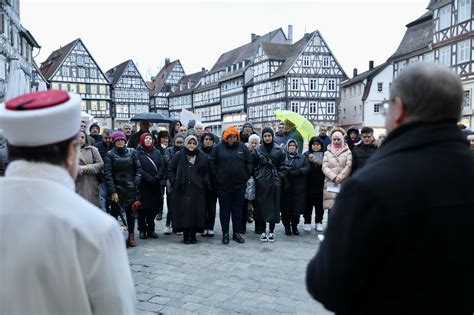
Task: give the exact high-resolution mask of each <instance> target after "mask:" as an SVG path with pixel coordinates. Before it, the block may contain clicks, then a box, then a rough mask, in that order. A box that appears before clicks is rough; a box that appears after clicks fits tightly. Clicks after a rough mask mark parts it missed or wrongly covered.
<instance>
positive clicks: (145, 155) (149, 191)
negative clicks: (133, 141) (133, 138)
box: [137, 145, 166, 209]
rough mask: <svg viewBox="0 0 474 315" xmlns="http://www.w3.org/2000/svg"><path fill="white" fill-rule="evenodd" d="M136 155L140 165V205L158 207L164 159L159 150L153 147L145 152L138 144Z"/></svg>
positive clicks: (161, 195)
mask: <svg viewBox="0 0 474 315" xmlns="http://www.w3.org/2000/svg"><path fill="white" fill-rule="evenodd" d="M137 156H138V159H139V160H140V165H141V166H142V167H141V173H140V174H141V181H140V185H139V186H138V191H139V193H140V201H141V202H142V207H143V208H146V209H158V207H160V205H161V204H162V203H163V193H162V191H161V180H162V179H163V177H164V176H165V172H166V168H165V161H164V159H163V157H162V156H161V154H160V152H159V151H158V150H157V149H155V148H154V147H153V150H151V152H146V151H145V150H144V149H143V148H142V147H141V145H138V147H137ZM150 159H151V160H152V161H153V163H154V164H153V163H152V162H151V161H150Z"/></svg>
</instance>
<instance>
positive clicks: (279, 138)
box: [273, 122, 285, 145]
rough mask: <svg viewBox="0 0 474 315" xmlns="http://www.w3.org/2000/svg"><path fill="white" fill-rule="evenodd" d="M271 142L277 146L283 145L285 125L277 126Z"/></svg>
mask: <svg viewBox="0 0 474 315" xmlns="http://www.w3.org/2000/svg"><path fill="white" fill-rule="evenodd" d="M273 141H274V142H275V144H277V145H281V144H285V124H284V123H283V122H281V123H279V124H278V130H277V132H275V139H273Z"/></svg>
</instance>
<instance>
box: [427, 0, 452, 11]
mask: <svg viewBox="0 0 474 315" xmlns="http://www.w3.org/2000/svg"><path fill="white" fill-rule="evenodd" d="M451 2H452V0H430V3H429V4H428V8H427V9H430V10H434V9H438V8H441V7H442V6H444V5H446V4H450V3H451Z"/></svg>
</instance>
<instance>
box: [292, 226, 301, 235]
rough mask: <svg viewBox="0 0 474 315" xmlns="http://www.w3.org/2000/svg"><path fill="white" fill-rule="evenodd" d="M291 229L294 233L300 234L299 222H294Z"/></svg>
mask: <svg viewBox="0 0 474 315" xmlns="http://www.w3.org/2000/svg"><path fill="white" fill-rule="evenodd" d="M291 229H292V231H293V234H294V235H300V231H298V223H292V224H291Z"/></svg>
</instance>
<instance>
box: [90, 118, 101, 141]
mask: <svg viewBox="0 0 474 315" xmlns="http://www.w3.org/2000/svg"><path fill="white" fill-rule="evenodd" d="M89 132H90V136H91V137H92V138H94V140H95V143H96V144H97V143H99V142H101V141H102V136H101V135H100V126H99V124H98V123H93V124H92V125H91V126H90V127H89Z"/></svg>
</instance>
